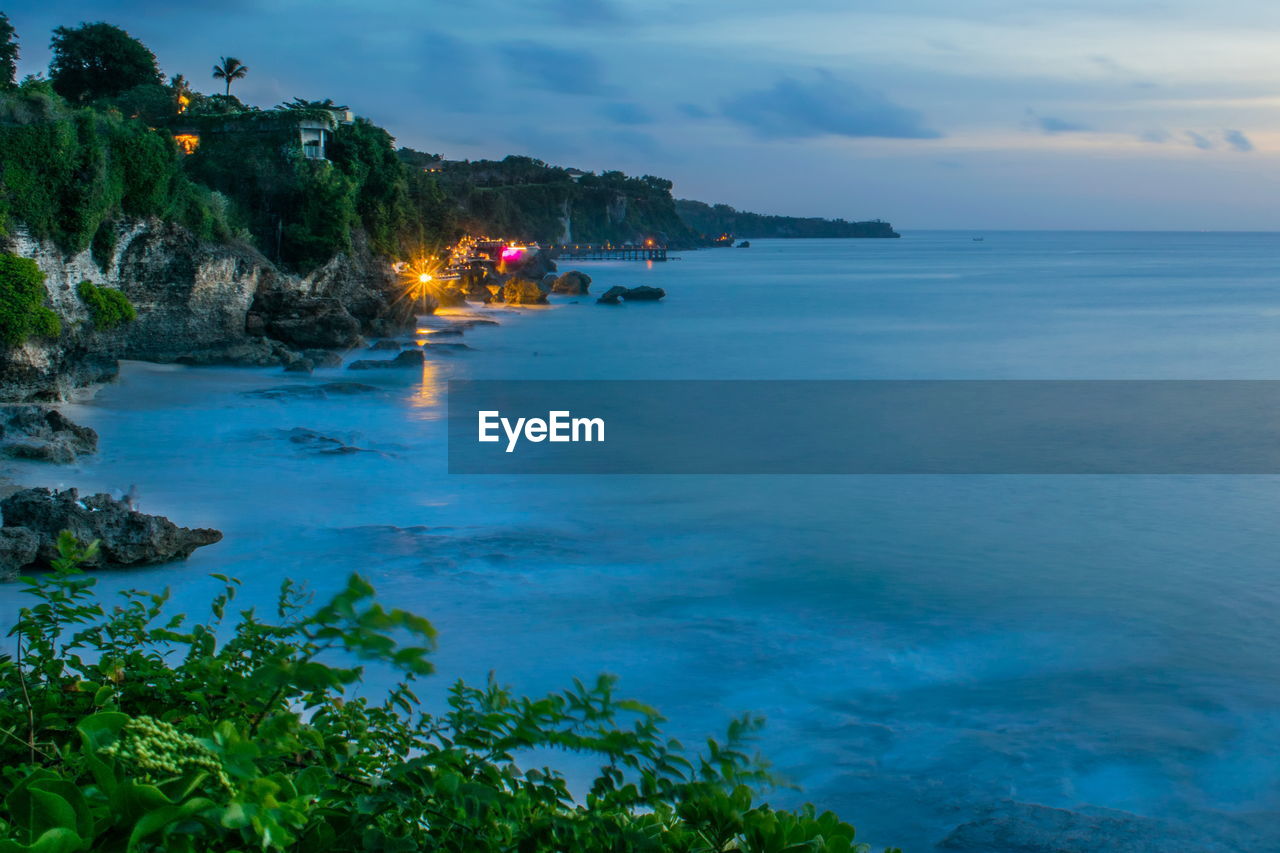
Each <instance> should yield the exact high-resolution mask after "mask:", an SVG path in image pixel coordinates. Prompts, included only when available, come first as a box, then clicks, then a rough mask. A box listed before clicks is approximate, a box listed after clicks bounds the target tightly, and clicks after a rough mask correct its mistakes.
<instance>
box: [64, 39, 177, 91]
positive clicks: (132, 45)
mask: <svg viewBox="0 0 1280 853" xmlns="http://www.w3.org/2000/svg"><path fill="white" fill-rule="evenodd" d="M50 47H52V48H53V60H52V61H51V62H50V63H49V78H50V79H51V80H52V81H53V89H54V91H55V92H57V93H58V94H59V95H61V96H62V97H64V98H66V99H67V100H68V101H77V102H85V101H92V100H96V99H97V98H109V97H111V96H113V95H119V94H120V93H121V92H127V91H128V90H130V89H133V88H135V87H137V86H145V85H148V84H152V85H155V84H159V83H160V80H161V74H160V67H159V66H158V65H157V64H156V55H155V54H154V53H152V52H151V51H150V50H148V49H147V46H146V45H144V44H143V43H142V42H140V41H138V40H137V39H135V38H134V37H133V36H131V35H129V34H128V33H127V32H125V31H124V30H122V29H120V28H119V27H115V26H112V25H111V24H104V23H102V22H98V23H96V24H81V25H80V26H78V27H75V28H69V27H58V28H57V29H55V30H54V31H53V41H52V42H51V43H50Z"/></svg>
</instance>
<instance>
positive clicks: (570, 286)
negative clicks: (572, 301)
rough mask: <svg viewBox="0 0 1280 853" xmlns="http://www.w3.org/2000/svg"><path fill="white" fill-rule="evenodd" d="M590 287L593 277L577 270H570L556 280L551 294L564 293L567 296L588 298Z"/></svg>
mask: <svg viewBox="0 0 1280 853" xmlns="http://www.w3.org/2000/svg"><path fill="white" fill-rule="evenodd" d="M590 285H591V276H589V275H587V274H586V273H584V272H578V271H577V270H569V272H567V273H565V274H564V275H562V276H560V277H559V278H557V279H556V280H555V283H554V284H552V285H551V292H552V293H563V294H565V295H567V296H586V295H587V288H588V287H590Z"/></svg>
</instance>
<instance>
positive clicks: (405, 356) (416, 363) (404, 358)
mask: <svg viewBox="0 0 1280 853" xmlns="http://www.w3.org/2000/svg"><path fill="white" fill-rule="evenodd" d="M422 363H423V357H422V351H421V350H416V349H411V350H405V351H404V352H402V353H400V354H399V355H398V356H396V357H395V358H391V359H363V360H361V361H356V362H353V363H352V364H350V365H349V366H348V367H347V369H348V370H382V369H390V368H403V367H421V366H422Z"/></svg>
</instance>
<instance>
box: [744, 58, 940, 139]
mask: <svg viewBox="0 0 1280 853" xmlns="http://www.w3.org/2000/svg"><path fill="white" fill-rule="evenodd" d="M722 112H723V113H724V115H725V116H726V117H728V118H730V119H732V120H733V121H736V122H737V123H739V124H741V125H742V126H744V127H747V128H749V129H750V130H752V131H753V132H755V133H756V135H758V136H760V137H762V138H765V139H805V138H812V137H816V136H847V137H854V138H858V137H879V138H885V139H937V138H938V137H940V136H941V135H942V134H940V133H938V132H937V131H936V130H931V129H930V128H928V127H926V126H925V125H924V124H923V123H922V119H921V117H920V114H919V113H917V112H915V111H914V110H910V109H907V108H906V107H901V106H899V105H897V104H895V103H893V102H892V101H890V100H889V99H888V98H887V97H885V96H884V95H883V94H881V93H880V92H877V91H874V90H871V89H865V88H863V87H861V86H859V85H857V84H856V83H848V82H843V81H840V80H838V79H836V77H835V76H834V75H833V74H831V73H830V72H828V71H822V70H820V71H819V72H818V75H817V79H815V80H812V81H809V82H803V81H800V80H795V79H792V78H790V77H784V78H783V79H781V80H779V81H778V82H777V83H775V84H774V85H773V87H772V88H770V89H763V90H760V91H754V92H744V93H743V94H741V95H738V96H736V97H734V98H731V99H730V100H728V101H726V102H725V103H724V104H723V106H722Z"/></svg>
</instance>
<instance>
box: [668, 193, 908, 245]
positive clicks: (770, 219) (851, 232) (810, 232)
mask: <svg viewBox="0 0 1280 853" xmlns="http://www.w3.org/2000/svg"><path fill="white" fill-rule="evenodd" d="M676 211H677V212H678V213H679V214H680V218H681V219H683V220H684V221H685V222H687V223H689V227H691V228H693V229H694V230H695V231H697V232H698V233H699V234H701V235H702V236H703V237H704V238H706V239H714V238H715V237H717V236H719V235H720V234H732V235H736V236H738V237H751V238H752V239H754V238H757V237H761V238H763V237H896V236H898V235H897V234H896V233H895V232H894V230H893V227H892V226H891V225H890V224H889V223H888V222H880V221H879V220H875V221H869V222H849V221H847V220H844V219H819V218H818V217H798V216H766V215H763V214H759V213H747V212H746V211H743V210H734V209H733V208H732V207H730V206H729V205H727V204H716V205H711V204H706V203H704V202H701V201H689V200H687V199H680V200H678V201H677V202H676Z"/></svg>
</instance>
